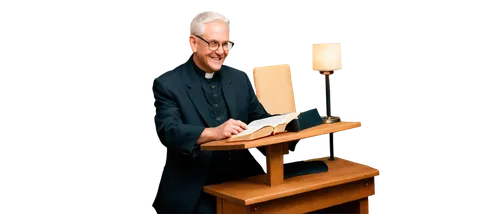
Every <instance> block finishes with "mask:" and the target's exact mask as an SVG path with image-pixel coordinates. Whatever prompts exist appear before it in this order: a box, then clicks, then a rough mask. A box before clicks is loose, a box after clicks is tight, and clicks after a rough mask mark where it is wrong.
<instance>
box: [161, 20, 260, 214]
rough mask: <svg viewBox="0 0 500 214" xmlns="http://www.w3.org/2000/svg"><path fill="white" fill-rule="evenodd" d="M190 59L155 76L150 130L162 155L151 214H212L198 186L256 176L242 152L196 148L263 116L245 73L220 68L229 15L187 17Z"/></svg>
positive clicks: (251, 161)
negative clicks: (153, 129) (163, 149)
mask: <svg viewBox="0 0 500 214" xmlns="http://www.w3.org/2000/svg"><path fill="white" fill-rule="evenodd" d="M189 44H190V45H191V49H192V50H193V54H192V55H191V57H190V58H189V60H188V61H187V62H186V63H184V64H182V65H180V66H178V67H177V68H175V69H173V70H171V71H168V72H166V73H164V74H162V75H161V76H159V77H158V78H156V79H155V80H154V83H153V93H154V97H155V103H154V104H155V107H156V116H155V123H156V131H157V133H158V137H159V138H160V141H161V142H162V144H163V145H165V146H166V147H167V160H166V164H165V168H164V170H163V175H162V177H161V181H160V186H159V188H158V193H157V195H156V199H155V201H154V203H153V207H154V208H155V209H156V211H157V212H158V213H183V212H188V213H214V212H215V211H216V210H215V207H216V200H215V197H213V196H211V195H208V194H206V193H204V192H203V186H204V185H209V184H215V183H221V182H225V181H229V180H234V179H238V178H244V177H249V176H253V175H258V174H263V173H264V171H263V170H262V168H261V167H260V165H259V164H258V163H257V161H255V159H254V158H253V157H252V155H251V154H250V152H249V151H248V150H237V151H200V145H201V144H203V143H206V142H209V141H213V140H220V139H224V138H227V137H230V136H231V135H234V134H238V133H240V132H242V131H243V130H245V129H246V124H247V123H250V122H251V121H253V120H256V119H261V118H265V117H268V116H269V114H268V113H267V112H266V110H265V109H264V108H263V107H262V105H261V104H260V103H259V101H258V100H257V98H256V96H255V93H254V91H253V88H252V85H251V83H250V81H249V79H248V76H247V75H246V74H245V73H244V72H242V71H240V70H237V69H234V68H232V67H229V66H225V65H223V63H224V60H225V59H226V57H227V56H228V54H229V51H230V50H231V48H232V47H233V46H234V43H233V42H231V41H229V20H228V19H226V18H225V17H224V16H223V15H221V14H218V13H215V12H203V13H200V14H198V15H197V16H196V17H195V18H194V19H193V21H192V22H191V35H190V36H189Z"/></svg>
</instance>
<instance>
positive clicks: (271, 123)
mask: <svg viewBox="0 0 500 214" xmlns="http://www.w3.org/2000/svg"><path fill="white" fill-rule="evenodd" d="M299 114H300V112H292V113H288V114H283V115H278V116H272V117H268V118H264V119H260V120H255V121H252V122H251V123H249V124H248V125H247V130H245V131H243V132H240V133H239V134H237V135H233V136H231V137H230V138H229V139H228V141H240V140H254V139H257V138H261V137H266V136H269V135H274V134H276V133H280V132H284V131H285V128H286V125H287V124H288V123H289V122H290V121H292V120H293V119H296V118H297V116H299Z"/></svg>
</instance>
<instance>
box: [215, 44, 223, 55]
mask: <svg viewBox="0 0 500 214" xmlns="http://www.w3.org/2000/svg"><path fill="white" fill-rule="evenodd" d="M215 53H217V54H218V55H222V54H224V48H222V45H219V47H218V48H217V50H215Z"/></svg>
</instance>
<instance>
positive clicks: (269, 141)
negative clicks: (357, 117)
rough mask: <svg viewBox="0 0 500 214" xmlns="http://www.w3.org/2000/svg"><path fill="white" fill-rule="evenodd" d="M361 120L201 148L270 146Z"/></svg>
mask: <svg viewBox="0 0 500 214" xmlns="http://www.w3.org/2000/svg"><path fill="white" fill-rule="evenodd" d="M360 126H361V122H338V123H332V124H321V125H319V126H315V127H312V128H308V129H305V130H302V131H300V132H287V133H281V134H278V135H274V136H269V137H264V138H260V139H256V140H250V141H237V142H228V141H227V139H225V140H219V141H212V142H208V143H204V144H202V145H201V150H236V149H249V148H256V147H259V146H268V145H273V144H278V143H283V142H288V141H292V140H298V139H304V138H308V137H314V136H318V135H322V134H328V133H333V132H339V131H343V130H347V129H352V128H356V127H360Z"/></svg>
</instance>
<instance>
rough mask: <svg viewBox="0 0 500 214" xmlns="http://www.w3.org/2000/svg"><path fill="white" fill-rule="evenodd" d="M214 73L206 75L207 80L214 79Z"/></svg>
mask: <svg viewBox="0 0 500 214" xmlns="http://www.w3.org/2000/svg"><path fill="white" fill-rule="evenodd" d="M214 73H215V72H212V73H205V79H212V77H214Z"/></svg>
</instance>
